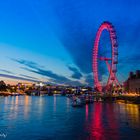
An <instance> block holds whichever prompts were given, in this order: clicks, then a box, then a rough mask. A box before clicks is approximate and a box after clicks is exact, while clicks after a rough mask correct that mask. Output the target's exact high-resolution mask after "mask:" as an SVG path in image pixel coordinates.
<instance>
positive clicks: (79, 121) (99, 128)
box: [0, 96, 140, 140]
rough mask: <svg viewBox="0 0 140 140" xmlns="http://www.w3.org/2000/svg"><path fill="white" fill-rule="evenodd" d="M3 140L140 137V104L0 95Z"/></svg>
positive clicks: (73, 139) (0, 121) (81, 139)
mask: <svg viewBox="0 0 140 140" xmlns="http://www.w3.org/2000/svg"><path fill="white" fill-rule="evenodd" d="M0 139H7V140H92V139H93V140H119V139H121V140H125V139H126V140H140V107H139V106H138V105H133V104H120V103H101V102H100V103H97V102H96V103H93V104H90V105H85V106H84V107H82V108H73V107H72V106H71V102H70V99H69V98H67V97H62V96H50V97H49V96H43V97H35V96H32V97H30V96H19V97H18V96H17V97H0Z"/></svg>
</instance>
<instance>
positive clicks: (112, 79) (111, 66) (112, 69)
mask: <svg viewBox="0 0 140 140" xmlns="http://www.w3.org/2000/svg"><path fill="white" fill-rule="evenodd" d="M103 30H107V31H108V32H109V34H110V41H111V48H112V49H111V58H108V57H105V56H102V57H99V55H98V46H99V42H100V36H101V34H102V31H103ZM100 60H101V61H105V62H106V65H107V69H108V71H109V77H108V80H107V83H106V85H105V86H104V85H102V84H101V82H100V81H99V73H98V63H99V61H100ZM109 61H110V63H109ZM117 63H118V44H117V37H116V32H115V29H114V27H113V25H112V24H111V23H110V22H107V21H106V22H103V23H102V24H101V26H100V27H99V29H98V31H97V33H96V38H95V42H94V49H93V74H94V87H95V89H96V90H97V91H100V92H101V91H103V89H104V87H105V90H109V88H110V87H111V85H114V84H115V85H120V84H119V82H118V80H117V78H116V72H117Z"/></svg>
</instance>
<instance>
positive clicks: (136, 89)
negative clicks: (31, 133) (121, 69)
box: [124, 70, 140, 94]
mask: <svg viewBox="0 0 140 140" xmlns="http://www.w3.org/2000/svg"><path fill="white" fill-rule="evenodd" d="M124 88H125V91H126V92H128V93H136V94H140V70H137V71H136V73H134V72H130V74H129V77H128V79H127V80H126V81H125V82H124Z"/></svg>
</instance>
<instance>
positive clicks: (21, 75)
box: [20, 74, 38, 80]
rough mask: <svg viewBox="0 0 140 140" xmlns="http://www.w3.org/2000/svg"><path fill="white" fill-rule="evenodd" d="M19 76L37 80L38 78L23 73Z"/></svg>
mask: <svg viewBox="0 0 140 140" xmlns="http://www.w3.org/2000/svg"><path fill="white" fill-rule="evenodd" d="M20 76H23V77H26V78H31V79H36V80H38V78H35V77H32V76H28V75H24V74H20Z"/></svg>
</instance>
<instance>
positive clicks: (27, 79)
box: [0, 74, 39, 82]
mask: <svg viewBox="0 0 140 140" xmlns="http://www.w3.org/2000/svg"><path fill="white" fill-rule="evenodd" d="M0 77H5V78H11V79H16V80H24V81H29V82H39V81H38V80H34V79H29V78H24V77H20V76H13V75H8V74H0Z"/></svg>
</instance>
